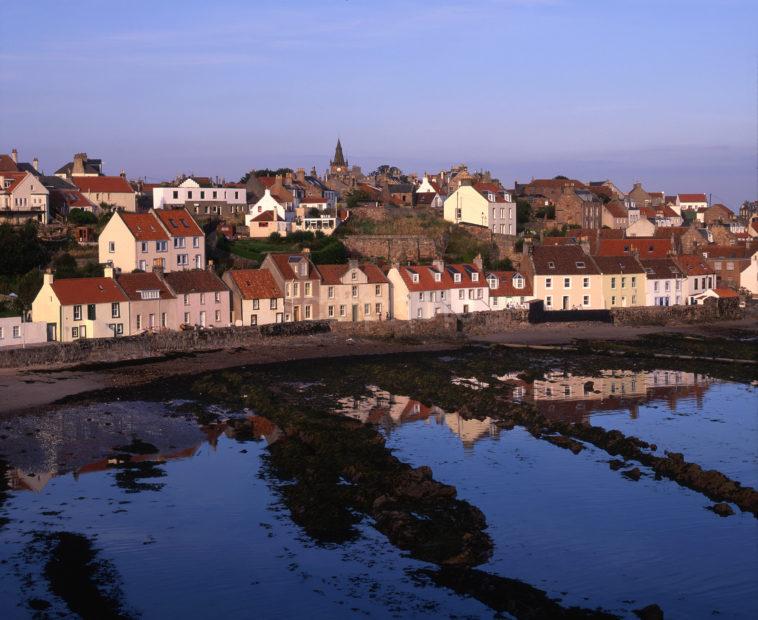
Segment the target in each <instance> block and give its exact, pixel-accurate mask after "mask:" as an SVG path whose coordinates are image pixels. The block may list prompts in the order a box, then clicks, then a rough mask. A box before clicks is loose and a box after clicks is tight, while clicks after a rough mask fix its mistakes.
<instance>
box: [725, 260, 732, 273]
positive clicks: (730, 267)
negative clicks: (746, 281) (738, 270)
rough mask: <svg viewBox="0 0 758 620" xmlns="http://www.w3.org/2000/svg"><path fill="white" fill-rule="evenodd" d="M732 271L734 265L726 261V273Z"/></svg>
mask: <svg viewBox="0 0 758 620" xmlns="http://www.w3.org/2000/svg"><path fill="white" fill-rule="evenodd" d="M733 269H734V263H733V262H732V261H728V262H727V263H726V270H727V271H732V270H733Z"/></svg>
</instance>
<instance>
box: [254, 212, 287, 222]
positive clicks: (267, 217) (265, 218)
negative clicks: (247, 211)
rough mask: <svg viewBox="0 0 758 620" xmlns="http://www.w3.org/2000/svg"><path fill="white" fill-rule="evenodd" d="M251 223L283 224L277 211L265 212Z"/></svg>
mask: <svg viewBox="0 0 758 620" xmlns="http://www.w3.org/2000/svg"><path fill="white" fill-rule="evenodd" d="M250 221H251V222H283V221H284V220H282V218H280V217H279V214H278V213H277V212H276V211H263V213H259V214H258V215H256V216H255V217H254V218H253V219H252V220H250Z"/></svg>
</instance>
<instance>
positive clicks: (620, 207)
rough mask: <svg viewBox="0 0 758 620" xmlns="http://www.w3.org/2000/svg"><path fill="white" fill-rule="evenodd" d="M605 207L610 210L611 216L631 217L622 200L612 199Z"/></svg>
mask: <svg viewBox="0 0 758 620" xmlns="http://www.w3.org/2000/svg"><path fill="white" fill-rule="evenodd" d="M605 208H606V210H607V211H608V213H610V214H611V217H615V218H625V217H629V213H627V210H626V207H625V206H624V203H623V202H621V201H620V200H611V201H610V202H608V203H607V204H606V205H605Z"/></svg>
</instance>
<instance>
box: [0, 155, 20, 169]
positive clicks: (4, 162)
mask: <svg viewBox="0 0 758 620" xmlns="http://www.w3.org/2000/svg"><path fill="white" fill-rule="evenodd" d="M0 172H18V166H17V165H16V162H15V161H13V158H12V157H11V156H10V155H8V154H6V153H3V154H2V155H0Z"/></svg>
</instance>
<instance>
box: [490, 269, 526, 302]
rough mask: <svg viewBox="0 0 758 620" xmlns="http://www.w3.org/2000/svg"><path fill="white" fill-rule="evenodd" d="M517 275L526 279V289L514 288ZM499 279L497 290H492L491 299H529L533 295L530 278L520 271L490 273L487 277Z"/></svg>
mask: <svg viewBox="0 0 758 620" xmlns="http://www.w3.org/2000/svg"><path fill="white" fill-rule="evenodd" d="M516 274H518V275H520V276H521V277H522V278H524V288H516V287H515V286H513V278H514V277H515V276H516ZM490 276H495V277H496V278H497V288H490V297H528V296H531V295H532V291H533V289H532V283H531V281H530V280H529V278H528V277H526V276H525V275H524V274H522V273H519V272H518V271H488V272H487V277H488V278H489V277H490Z"/></svg>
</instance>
